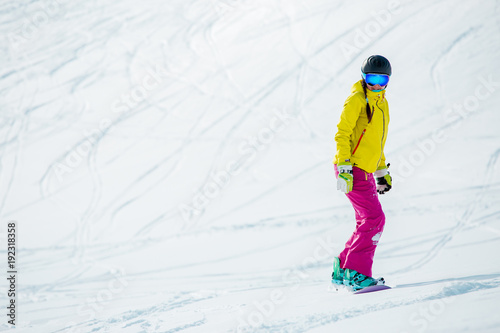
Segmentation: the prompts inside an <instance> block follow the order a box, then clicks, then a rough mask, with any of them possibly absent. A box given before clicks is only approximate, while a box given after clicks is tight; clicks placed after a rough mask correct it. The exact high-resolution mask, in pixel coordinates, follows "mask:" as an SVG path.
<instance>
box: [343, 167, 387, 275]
mask: <svg viewBox="0 0 500 333" xmlns="http://www.w3.org/2000/svg"><path fill="white" fill-rule="evenodd" d="M352 171H353V179H354V183H353V189H352V191H351V192H349V193H347V194H346V196H347V198H348V199H349V201H350V202H351V204H352V207H353V208H354V212H355V216H356V229H355V230H354V232H353V233H352V235H351V237H350V238H349V240H348V241H347V243H346V244H345V248H344V250H343V251H342V252H341V253H340V255H339V258H340V267H342V268H344V269H345V268H349V269H354V270H355V271H357V272H359V273H361V274H364V275H367V276H372V265H373V256H374V255H375V249H376V248H377V244H378V241H379V239H380V236H381V235H382V231H383V230H384V224H385V215H384V212H383V211H382V206H381V205H380V201H379V200H378V194H377V187H376V185H375V180H374V178H373V174H371V173H366V172H365V171H364V170H362V169H360V168H358V167H353V168H352ZM335 174H336V176H337V177H338V171H337V166H336V165H335Z"/></svg>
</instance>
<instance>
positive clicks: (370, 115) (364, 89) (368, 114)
mask: <svg viewBox="0 0 500 333" xmlns="http://www.w3.org/2000/svg"><path fill="white" fill-rule="evenodd" d="M361 85H362V86H363V91H364V93H365V99H366V116H367V117H368V124H369V123H370V121H372V116H373V112H372V111H371V110H370V104H369V103H368V97H367V96H366V81H365V80H362V82H361Z"/></svg>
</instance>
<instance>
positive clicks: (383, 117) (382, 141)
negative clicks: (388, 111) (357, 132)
mask: <svg viewBox="0 0 500 333" xmlns="http://www.w3.org/2000/svg"><path fill="white" fill-rule="evenodd" d="M375 104H376V105H377V108H378V109H379V110H380V111H382V140H380V157H379V158H378V162H377V165H379V164H380V160H381V159H382V153H383V151H384V136H385V114H384V110H382V109H381V108H380V107H379V106H378V101H377V102H376V103H375Z"/></svg>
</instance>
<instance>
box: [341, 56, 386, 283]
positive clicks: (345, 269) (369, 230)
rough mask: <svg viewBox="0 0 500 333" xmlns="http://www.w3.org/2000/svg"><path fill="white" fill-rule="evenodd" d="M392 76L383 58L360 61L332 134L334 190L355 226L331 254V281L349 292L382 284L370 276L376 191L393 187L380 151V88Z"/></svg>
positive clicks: (377, 228)
mask: <svg viewBox="0 0 500 333" xmlns="http://www.w3.org/2000/svg"><path fill="white" fill-rule="evenodd" d="M391 74H392V69H391V64H390V63H389V61H388V60H387V59H386V58H385V57H383V56H380V55H373V56H370V57H368V58H367V59H366V60H365V61H364V62H363V64H362V66H361V76H362V79H361V80H360V81H358V82H356V83H355V84H354V85H353V86H352V89H351V95H350V96H349V97H348V98H347V100H346V102H345V104H344V109H343V110H342V114H341V116H340V121H339V123H338V125H337V128H338V131H337V134H336V135H335V142H336V143H337V153H336V155H335V159H334V162H333V163H334V164H335V173H336V176H337V189H338V190H340V191H342V192H344V193H345V194H346V196H347V198H348V199H349V201H350V202H351V204H352V206H353V208H354V211H355V216H356V229H355V230H354V232H353V234H352V235H351V237H350V238H349V240H348V241H347V243H346V244H345V248H344V250H343V251H342V252H341V253H340V255H339V256H338V257H335V258H334V262H333V273H332V282H333V283H335V284H344V285H346V286H350V287H352V288H353V289H354V290H359V289H362V288H365V287H368V286H372V285H377V284H382V283H384V280H383V279H382V278H381V279H374V278H373V277H372V264H373V256H374V254H375V249H376V247H377V244H378V241H379V239H380V236H381V235H382V231H383V229H384V224H385V215H384V212H383V211H382V206H381V205H380V201H379V199H378V196H377V192H378V194H384V193H386V192H388V191H389V190H390V189H391V187H392V178H391V176H390V174H389V172H388V170H387V169H388V166H389V165H386V162H385V155H384V146H385V141H386V139H387V128H388V125H389V106H388V103H387V100H386V98H385V91H386V88H387V84H388V83H389V78H390V76H391ZM374 176H375V178H376V180H377V185H376V184H375V180H374Z"/></svg>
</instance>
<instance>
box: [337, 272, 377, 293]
mask: <svg viewBox="0 0 500 333" xmlns="http://www.w3.org/2000/svg"><path fill="white" fill-rule="evenodd" d="M378 284H385V281H384V278H379V279H374V278H372V277H370V276H366V275H364V274H361V273H358V272H356V271H355V270H353V269H349V268H347V269H346V270H345V272H344V285H346V286H349V287H352V289H353V291H358V290H361V289H363V288H366V287H369V286H375V285H378Z"/></svg>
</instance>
